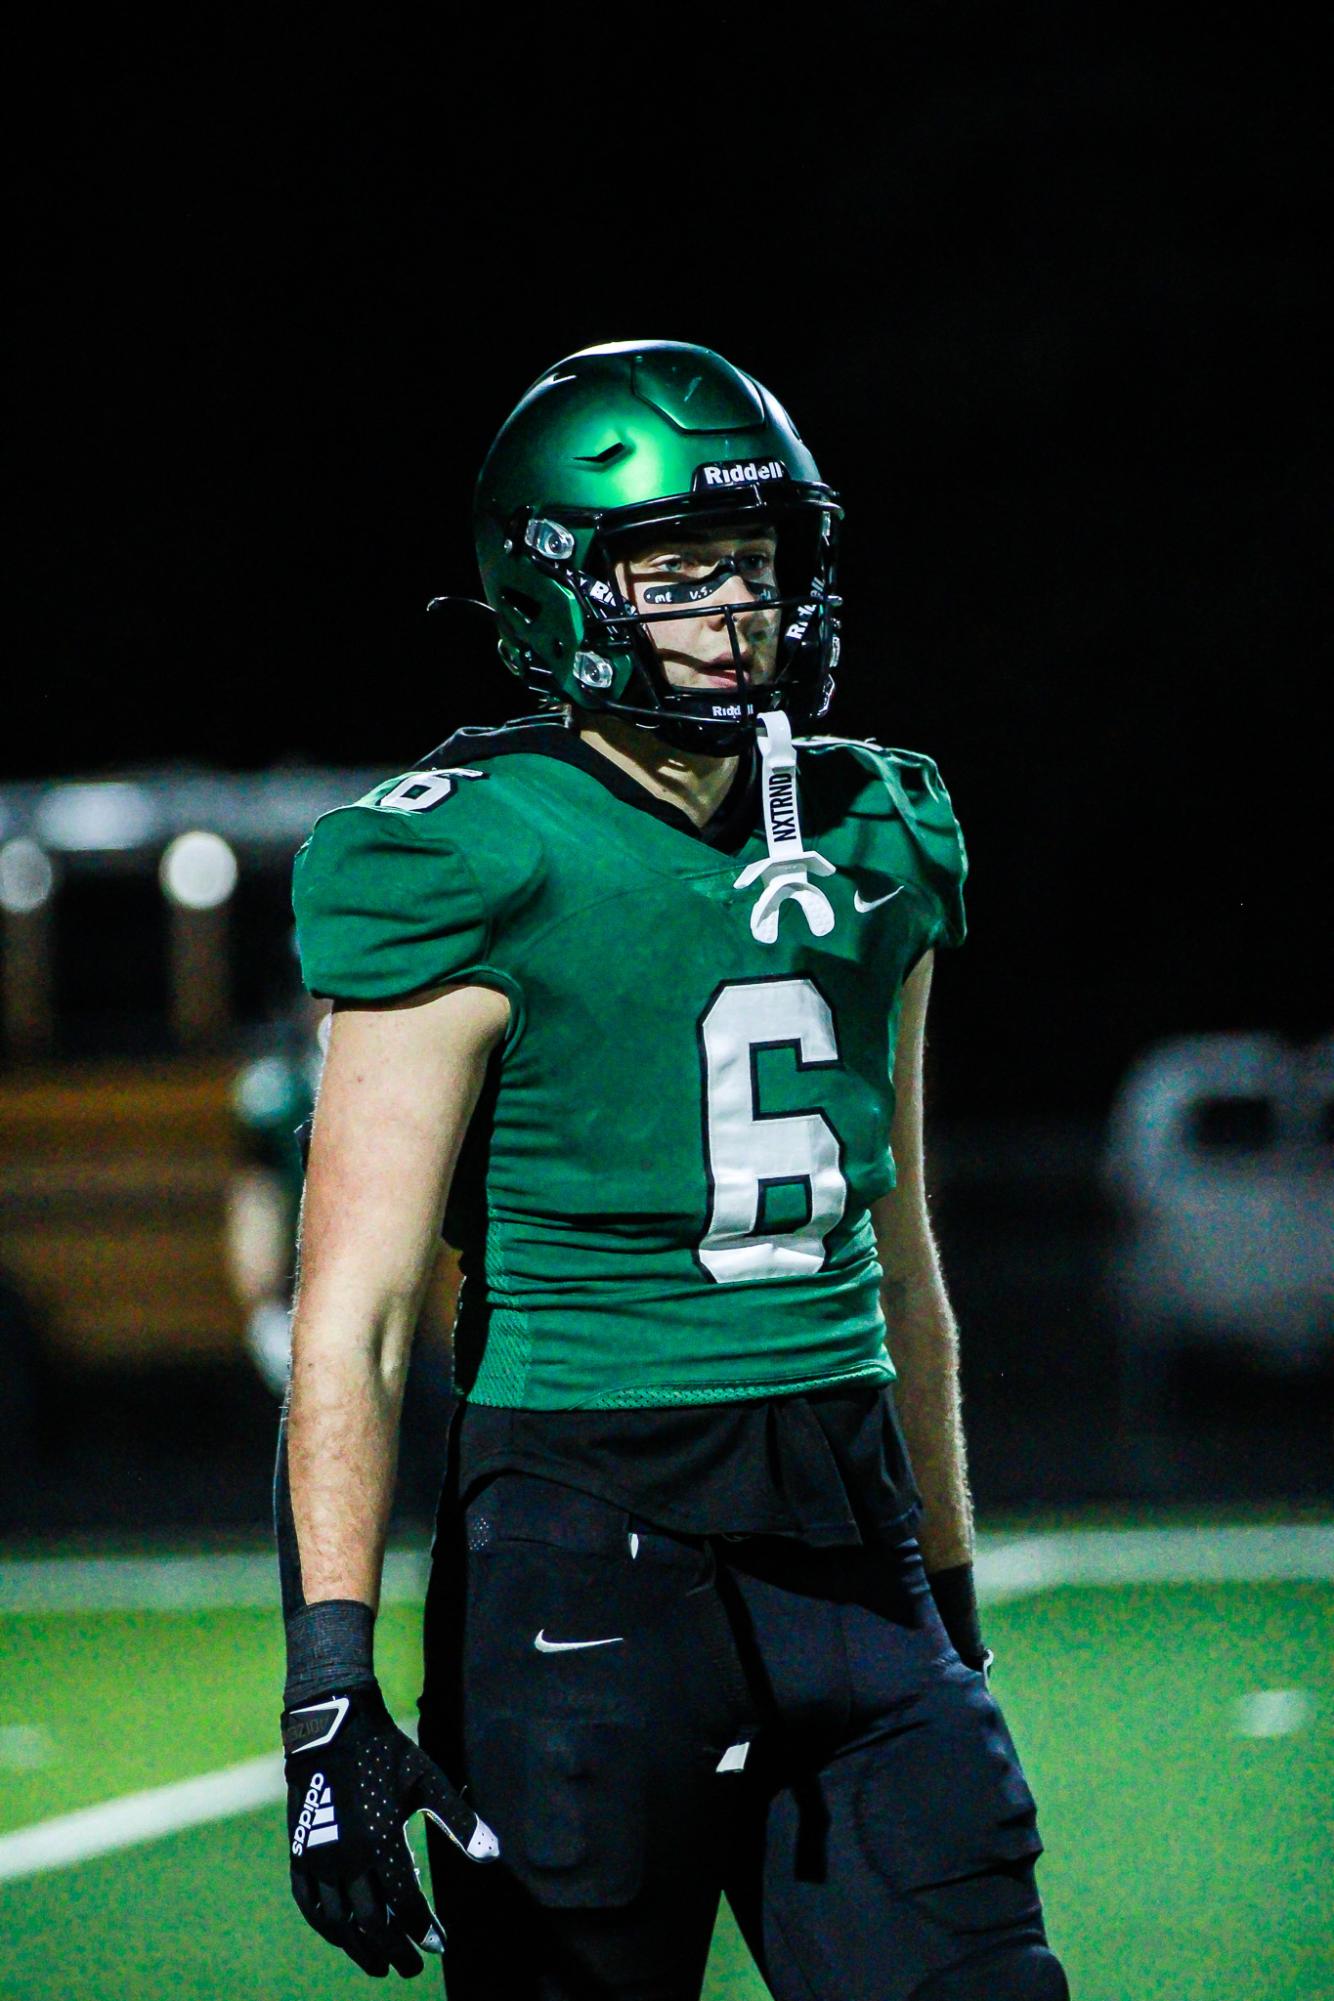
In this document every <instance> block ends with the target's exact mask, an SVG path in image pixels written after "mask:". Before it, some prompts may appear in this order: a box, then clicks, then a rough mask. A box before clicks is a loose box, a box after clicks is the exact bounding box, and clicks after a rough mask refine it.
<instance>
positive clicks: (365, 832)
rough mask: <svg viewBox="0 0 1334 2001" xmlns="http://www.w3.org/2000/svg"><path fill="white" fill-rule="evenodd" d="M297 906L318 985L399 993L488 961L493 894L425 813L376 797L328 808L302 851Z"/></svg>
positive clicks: (373, 997) (336, 991)
mask: <svg viewBox="0 0 1334 2001" xmlns="http://www.w3.org/2000/svg"><path fill="white" fill-rule="evenodd" d="M386 789H387V788H386ZM292 907H293V910H294V912H295V914H296V930H297V944H298V947H299V949H300V953H301V972H302V977H303V979H304V980H305V983H306V985H307V987H308V988H309V990H310V992H311V993H313V994H320V995H324V996H327V997H328V998H330V999H333V1000H349V1001H384V1000H393V999H396V998H398V997H400V996H402V995H405V994H412V993H420V992H423V991H424V990H426V989H427V988H430V987H434V986H441V985H443V984H444V983H445V982H446V981H448V980H457V979H461V978H463V977H465V976H467V975H468V974H470V973H477V972H479V971H481V970H482V969H484V968H485V967H486V963H487V956H488V948H489V946H490V943H491V930H492V922H491V919H492V914H493V913H492V910H491V909H490V908H488V898H487V896H486V894H485V893H484V890H483V888H482V884H481V881H479V879H478V873H477V871H476V870H475V868H474V867H473V866H472V865H471V863H470V862H469V860H468V857H467V856H466V854H465V853H464V851H463V848H462V846H461V844H459V843H458V842H456V841H454V840H452V839H450V838H449V837H448V836H447V835H445V834H444V833H443V831H442V829H441V826H440V824H439V820H438V817H437V816H435V815H432V814H430V813H427V812H411V811H398V810H394V809H393V808H386V807H384V806H382V805H380V804H379V803H378V802H377V801H375V800H374V799H370V800H365V801H362V802H361V803H360V804H358V805H356V806H344V807H340V808H338V809H337V810H336V811H335V812H332V813H326V814H325V815H324V817H323V818H322V819H321V820H318V821H317V822H316V824H315V829H314V832H313V833H312V834H311V837H310V839H309V840H308V841H307V842H306V845H305V846H304V847H303V848H302V849H301V852H300V853H299V854H298V856H297V858H296V866H295V870H294V874H293V884H292Z"/></svg>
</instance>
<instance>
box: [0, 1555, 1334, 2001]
mask: <svg viewBox="0 0 1334 2001" xmlns="http://www.w3.org/2000/svg"><path fill="white" fill-rule="evenodd" d="M1324 1533H1325V1534H1326V1535H1327V1536H1328V1534H1329V1532H1328V1531H1325V1532H1324ZM1086 1540H1087V1539H1086ZM1206 1541H1207V1538H1201V1541H1200V1549H1201V1551H1202V1552H1203V1551H1204V1547H1205V1542H1206ZM1063 1546H1064V1547H1065V1549H1066V1552H1067V1558H1066V1561H1065V1566H1064V1573H1060V1572H1059V1570H1058V1573H1056V1574H1067V1575H1068V1574H1075V1575H1079V1574H1081V1561H1082V1559H1081V1557H1080V1550H1081V1548H1082V1546H1083V1545H1082V1544H1081V1541H1080V1538H1079V1536H1078V1535H1074V1536H1069V1535H1067V1536H1066V1537H1065V1538H1063ZM1072 1551H1073V1552H1074V1555H1073V1557H1072V1556H1071V1555H1070V1552H1072ZM1323 1561H1324V1559H1322V1562H1323ZM1092 1567H1093V1569H1094V1571H1095V1572H1096V1571H1097V1570H1098V1564H1097V1563H1094V1564H1093V1566H1092ZM1106 1567H1107V1566H1106V1565H1105V1564H1104V1565H1103V1568H1106ZM1150 1567H1151V1568H1152V1566H1150ZM1159 1567H1160V1568H1163V1569H1165V1570H1166V1572H1167V1574H1168V1575H1170V1576H1173V1577H1176V1578H1177V1579H1178V1581H1172V1582H1163V1581H1158V1582H1154V1581H1140V1582H1137V1583H1128V1582H1126V1583H1119V1584H1118V1583H1115V1582H1107V1581H1104V1582H1099V1583H1096V1584H1080V1583H1070V1582H1065V1583H1060V1582H1058V1583H1055V1584H1052V1585H1047V1586H1045V1587H1044V1586H1042V1585H1041V1583H1040V1582H1039V1583H1036V1584H1035V1583H1034V1578H1033V1574H1030V1575H1028V1577H1027V1580H1026V1581H1022V1580H1021V1582H1020V1584H1018V1585H1015V1583H1014V1580H1013V1579H1011V1580H1010V1583H1009V1584H1008V1585H1007V1584H1006V1582H1005V1578H1004V1576H1003V1575H1001V1574H1000V1573H998V1576H999V1585H998V1587H997V1588H998V1589H1000V1590H1001V1591H1002V1592H1004V1591H1007V1590H1008V1591H1009V1593H1010V1595H1008V1596H1005V1595H1002V1596H1001V1597H1000V1598H999V1600H998V1602H994V1603H992V1604H991V1605H990V1606H989V1608H988V1611H987V1615H986V1627H987V1634H988V1638H989V1640H990V1642H991V1644H992V1645H993V1646H994V1647H995V1649H996V1652H997V1655H998V1661H999V1665H998V1672H997V1679H996V1682H995V1688H996V1692H997V1693H998V1695H999V1696H1000V1699H1001V1701H1002V1703H1003V1705H1004V1707H1005V1709H1006V1713H1007V1715H1008V1717H1009V1720H1010V1723H1011V1727H1012V1728H1013V1730H1014V1733H1015V1736H1016V1738H1017V1739H1018V1742H1019V1745H1020V1749H1021V1751H1022V1753H1023V1755H1024V1758H1025V1763H1026V1765H1027V1768H1028V1771H1029V1776H1030V1778H1031V1780H1032V1782H1033V1786H1034V1790H1035V1792H1036V1793H1037V1796H1038V1800H1039V1804H1040V1807H1041V1810H1042V1824H1043V1831H1044V1834H1045V1838H1046V1841H1047V1848H1048V1853H1047V1857H1046V1859H1045V1861H1044V1863H1043V1865H1042V1882H1043V1887H1044V1891H1045V1895H1046V1900H1047V1908H1048V1918H1049V1923H1050V1929H1051V1933H1052V1938H1053V1942H1054V1943H1055V1944H1056V1945H1057V1947H1058V1949H1059V1950H1060V1951H1061V1953H1062V1955H1063V1957H1064V1959H1065V1961H1066V1964H1067V1967H1068V1969H1069V1972H1070V1976H1071V1986H1072V1992H1073V1994H1074V1996H1075V2001H1159V1997H1161V2001H1334V1952H1332V1949H1331V1945H1330V1937H1331V1936H1334V1856H1332V1854H1331V1798H1332V1797H1334V1579H1331V1576H1330V1573H1329V1570H1328V1569H1326V1570H1325V1571H1324V1572H1323V1574H1322V1575H1318V1576H1310V1577H1306V1578H1302V1577H1300V1576H1292V1575H1288V1576H1284V1575H1283V1574H1282V1572H1283V1564H1282V1563H1281V1562H1280V1563H1277V1564H1275V1565H1274V1566H1273V1567H1274V1569H1276V1570H1277V1571H1278V1573H1279V1575H1278V1576H1277V1577H1271V1578H1269V1579H1268V1580H1266V1579H1265V1578H1264V1577H1263V1576H1255V1575H1253V1574H1251V1575H1247V1576H1246V1578H1245V1581H1218V1580H1217V1575H1216V1573H1217V1565H1214V1566H1212V1569H1213V1572H1214V1576H1213V1578H1212V1580H1211V1576H1210V1573H1211V1565H1210V1562H1209V1561H1208V1559H1207V1555H1203V1554H1202V1556H1201V1560H1200V1563H1199V1566H1198V1568H1199V1571H1200V1573H1201V1574H1200V1576H1199V1578H1197V1580H1196V1581H1193V1582H1192V1581H1185V1580H1181V1579H1180V1572H1181V1569H1182V1564H1181V1563H1180V1561H1174V1562H1173V1563H1171V1564H1167V1565H1165V1566H1159ZM1315 1567H1316V1569H1317V1570H1319V1569H1320V1565H1319V1564H1317V1565H1316V1566H1315ZM4 1568H5V1566H3V1565H2V1564H0V1572H3V1571H4ZM1083 1568H1085V1569H1087V1568H1088V1566H1087V1565H1083ZM1224 1568H1225V1569H1226V1566H1224ZM1263 1568H1264V1566H1263V1565H1261V1569H1262V1570H1263ZM1290 1568H1291V1566H1290ZM1298 1568H1300V1566H1298ZM1253 1569H1254V1566H1252V1570H1253ZM1030 1570H1031V1566H1030ZM2 1581H3V1580H2V1579H0V1582H2ZM15 1602H16V1600H15V1595H14V1594H13V1593H11V1594H10V1596H9V1597H8V1599H6V1597H5V1594H4V1591H3V1590H0V1607H2V1606H4V1605H5V1604H6V1603H8V1604H9V1605H10V1606H11V1607H12V1606H13V1605H14V1604H15ZM17 1602H18V1603H20V1604H21V1603H22V1602H23V1600H22V1593H21V1592H20V1593H19V1594H18V1599H17ZM417 1616H418V1615H417V1611H416V1608H415V1607H414V1606H413V1605H412V1604H411V1603H407V1604H395V1605H391V1606H389V1607H387V1608H386V1610H385V1612H384V1613H383V1614H382V1620H381V1631H380V1640H379V1659H380V1663H381V1671H382V1679H383V1680H384V1682H385V1685H386V1688H387V1689H388V1691H389V1692H390V1694H391V1697H392V1699H393V1700H394V1701H395V1703H396V1705H397V1706H398V1707H399V1709H400V1711H406V1710H407V1709H408V1708H409V1707H410V1704H411V1698H412V1695H413V1694H414V1692H415V1681H416V1669H415V1660H416V1628H417ZM280 1644H281V1634H280V1630H279V1627H278V1621H277V1619H276V1618H275V1616H274V1615H273V1613H272V1612H271V1611H268V1610H265V1609H262V1608H260V1607H255V1608H254V1609H235V1608H231V1609H228V1608H225V1607H221V1606H218V1607H214V1608H211V1609H195V1610H178V1611H169V1612H168V1611H162V1610H154V1611H143V1610H141V1611H133V1610H115V1611H112V1610H104V1609H103V1610H78V1609H61V1610H49V1609H40V1608H34V1609H30V1610H20V1609H10V1610H8V1611H0V1661H2V1662H3V1675H2V1679H0V1942H2V1943H0V1996H2V1997H3V2001H196V1997H198V2001H205V1997H207V2001H241V1997H245V2001H255V1998H256V1997H262V2001H287V1997H291V1998H292V2001H298V1997H299V2001H322V1997H325V1996H330V1997H332V1996H335V1995H339V1994H354V1993H360V1994H365V1993H368V1992H369V1991H371V1990H370V1989H369V1988H368V1986H367V1983H366V1982H365V1980H364V1977H363V1976H362V1975H360V1974H359V1973H358V1972H357V1971H356V1970H355V1968H353V1967H352V1966H350V1964H348V1963H347V1962H345V1961H343V1960H342V1959H341V1958H340V1957H339V1956H338V1955H337V1954H335V1953H333V1952H332V1951H330V1950H329V1949H328V1948H327V1947H325V1946H324V1945H323V1944H322V1943H321V1941H320V1940H318V1939H317V1938H316V1937H315V1936H314V1935H313V1934H312V1933H310V1932H309V1931H307V1929H306V1927H305V1925H304V1924H303V1923H302V1921H301V1919H300V1917H299V1916H298V1915H297V1912H296V1910H295V1908H294V1907H293V1906H292V1905H291V1903H290V1901H289V1897H288V1892H287V1885H286V1867H285V1840H284V1831H283V1826H282V1809H281V1806H280V1805H278V1804H277V1803H276V1802H275V1803H271V1804H267V1805H264V1806H261V1807H259V1808H258V1809H252V1810H250V1811H248V1812H235V1811H233V1812H230V1813H228V1814H227V1815H226V1816H225V1817H223V1818H217V1817H207V1818H204V1819H203V1821H202V1824H199V1825H194V1826H189V1827H186V1828H184V1829H181V1828H177V1829H176V1830H175V1831H170V1832H167V1833H163V1834H159V1835H158V1836H157V1838H155V1839H150V1840H141V1841H137V1842H135V1843H134V1844H133V1845H129V1846H118V1847H114V1848H112V1849H110V1851H109V1852H105V1853H99V1854H95V1855H92V1856H87V1855H85V1856H84V1859H81V1860H76V1861H73V1862H68V1863H65V1864H64V1865H63V1866H48V1867H44V1868H41V1869H40V1870H38V1871H37V1873H27V1865H26V1864H25V1863H24V1861H23V1855H24V1854H25V1853H27V1851H26V1850H22V1849H21V1848H19V1847H16V1844H15V1841H14V1840H13V1838H12V1837H13V1836H14V1834H15V1832H16V1831H18V1830H24V1829H31V1828H32V1827H34V1826H35V1825H36V1824H39V1823H45V1822H49V1821H51V1820H52V1819H53V1818H55V1817H58V1816H64V1815H68V1814H71V1813H73V1812H75V1811H76V1810H78V1809H82V1808H86V1807H89V1806H91V1805H96V1804H98V1803H101V1802H108V1801H121V1800H123V1799H124V1798H125V1796H128V1795H135V1794H139V1793H141V1792H142V1791H143V1790H144V1789H150V1788H152V1789H156V1788H161V1787H164V1786H167V1785H169V1784H170V1783H171V1782H173V1781H179V1780H184V1779H190V1778H194V1777H195V1776H197V1775H200V1774H204V1773H209V1772H212V1771H215V1770H216V1769H217V1768H219V1767H224V1766H230V1765H235V1764H238V1763H241V1762H242V1761H248V1760H253V1759H255V1758H256V1757H257V1756H259V1755H260V1754H266V1753H271V1747H272V1742H273V1732H274V1721H275V1707H276V1703H275V1691H276V1690H277V1688H278V1686H279V1684H280V1680H281V1669H280ZM260 1785H261V1792H262V1791H263V1789H264V1788H265V1787H268V1788H270V1789H271V1785H272V1779H271V1775H269V1774H266V1773H264V1772H261V1777H260ZM165 1797H167V1799H168V1807H167V1809H166V1810H167V1811H168V1813H171V1812H174V1811H175V1807H174V1806H173V1805H172V1804H171V1802H173V1801H175V1799H176V1798H177V1795H175V1794H172V1795H169V1796H165ZM181 1797H184V1795H182V1796H181ZM199 1811H202V1812H203V1813H204V1814H206V1815H209V1816H213V1815H215V1814H216V1811H217V1809H216V1808H214V1807H207V1806H206V1807H205V1808H203V1809H199ZM81 1825H82V1823H79V1824H76V1826H81ZM6 1837H11V1838H9V1839H6ZM82 1838H83V1837H82V1836H81V1835H79V1834H77V1833H76V1835H75V1837H74V1839H75V1842H76V1845H77V1842H78V1841H79V1840H81V1839H82ZM113 1838H115V1839H121V1838H122V1837H121V1836H118V1835H115V1836H113ZM16 1871H18V1872H21V1873H16ZM5 1878H8V1880H4V1879H5ZM413 1991H414V1992H416V1991H423V1992H432V1991H438V1989H436V1988H435V1986H434V1981H433V1980H431V1982H430V1984H429V1985H428V1986H427V1987H425V1988H423V1989H421V1990H415V1989H414V1990H413ZM764 1991H765V1990H764V1989H763V1987H762V1986H761V1983H760V1981H759V1979H758V1976H757V1975H756V1973H755V1971H754V1969H753V1967H752V1966H751V1965H750V1963H749V1960H748V1958H747V1955H746V1953H745V1950H744V1948H743V1947H742V1946H741V1944H740V1942H739V1940H738V1939H737V1937H736V1934H735V1931H734V1930H733V1928H732V1926H731V1924H730V1921H729V1920H727V1918H726V1917H724V1920H723V1922H722V1923H721V1924H720V1926H719V1930H718V1934H717V1937H716V1940H715V1947H714V1956H713V1962H712V1965H711V1968H710V1975H709V1982H708V1986H707V1989H706V1992H707V1994H708V1996H709V1997H710V2001H722V1997H730V1998H731V2001H742V1997H747V2001H751V1998H752V1997H760V1996H762V1995H763V1994H764ZM500 2001H503V1997H501V1998H500ZM849 2001H860V1997H849ZM866 2001H872V1997H866Z"/></svg>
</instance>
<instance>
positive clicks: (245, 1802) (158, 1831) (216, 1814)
mask: <svg viewBox="0 0 1334 2001" xmlns="http://www.w3.org/2000/svg"><path fill="white" fill-rule="evenodd" d="M283 1791H284V1786H283V1766H282V1759H281V1758H279V1757H278V1756H276V1755H275V1754H274V1753H273V1752H268V1753H266V1754H265V1756H264V1757H262V1758H247V1759H246V1761H245V1763H244V1764H243V1765H228V1766H227V1767H226V1769H225V1770H223V1771H221V1772H206V1773H205V1774H204V1776H203V1778H200V1779H181V1780H179V1781H178V1783H177V1784H175V1785H172V1786H153V1787H151V1788H150V1789H149V1790H148V1791H147V1792H142V1793H126V1794H125V1795H124V1796H123V1797H122V1798H120V1799H115V1800H106V1801H104V1802H103V1804H102V1805H100V1806H85V1807H79V1808H78V1809H77V1810H76V1811H75V1812H74V1813H62V1814H59V1815H57V1817H56V1818H55V1819H54V1820H39V1821H38V1822H37V1824H36V1825H35V1826H34V1827H21V1828H19V1829H18V1831H17V1833H15V1834H0V1883H3V1882H6V1881H8V1880H10V1879H12V1878H13V1877H15V1876H36V1875H38V1874H39V1873H40V1872H41V1871H42V1870H43V1869H61V1868H64V1867H65V1865H66V1864H67V1863H70V1862H87V1861H88V1860H89V1859H90V1857H92V1856H94V1855H106V1854H109V1853H110V1852H111V1850H112V1849H115V1848H130V1847H132V1846H133V1845H134V1843H135V1842H138V1841H155V1840H156V1839H157V1837H158V1836H159V1835H163V1834H177V1833H179V1832H180V1830H181V1829H182V1828H184V1827H202V1826H203V1825H204V1824H205V1823H206V1822H208V1821H213V1820H225V1819H227V1818H228V1816H229V1815H231V1814H235V1813H250V1812H251V1811H252V1810H253V1809H254V1808H255V1807H260V1806H271V1805H272V1804H273V1802H274V1801H275V1800H280V1799H281V1798H282V1797H283Z"/></svg>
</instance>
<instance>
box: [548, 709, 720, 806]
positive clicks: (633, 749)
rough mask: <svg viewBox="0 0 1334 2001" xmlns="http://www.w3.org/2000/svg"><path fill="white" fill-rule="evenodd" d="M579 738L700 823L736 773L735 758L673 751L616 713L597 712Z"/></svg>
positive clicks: (656, 794) (696, 752) (584, 727)
mask: <svg viewBox="0 0 1334 2001" xmlns="http://www.w3.org/2000/svg"><path fill="white" fill-rule="evenodd" d="M579 734H580V736H581V737H582V739H583V741H584V742H585V743H587V744H591V745H592V747H593V749H594V750H597V751H600V752H601V753H602V755H603V757H606V758H609V759H610V760H611V762H612V763H613V764H616V765H619V766H620V768H621V770H622V771H628V772H629V773H630V776H631V777H632V778H637V779H638V780H639V782H640V784H641V785H643V786H644V787H646V789H647V790H648V791H650V792H651V793H652V794H653V795H654V797H655V798H656V799H665V800H666V802H667V804H668V805H669V806H675V807H676V808H677V810H678V812H681V813H684V814H685V815H686V817H687V819H690V820H693V821H694V823H695V825H696V826H697V827H702V826H704V824H705V823H706V821H708V820H711V819H712V818H713V815H714V814H715V813H716V812H717V810H718V808H719V807H720V806H721V805H722V802H723V800H724V799H725V798H726V797H727V794H728V791H729V789H730V787H731V784H732V780H733V778H734V777H735V776H736V766H737V761H736V758H735V757H709V756H707V755H706V754H705V753H704V752H702V751H693V750H674V749H673V748H672V746H671V745H670V744H665V743H660V742H659V741H658V739H657V737H655V736H653V735H652V734H651V733H650V732H649V731H648V730H641V729H636V728H635V726H634V724H633V723H628V722H625V721H623V720H622V718H621V717H620V716H600V717H598V719H597V721H596V722H589V723H587V724H585V725H584V726H583V727H582V728H581V729H580V731H579Z"/></svg>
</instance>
